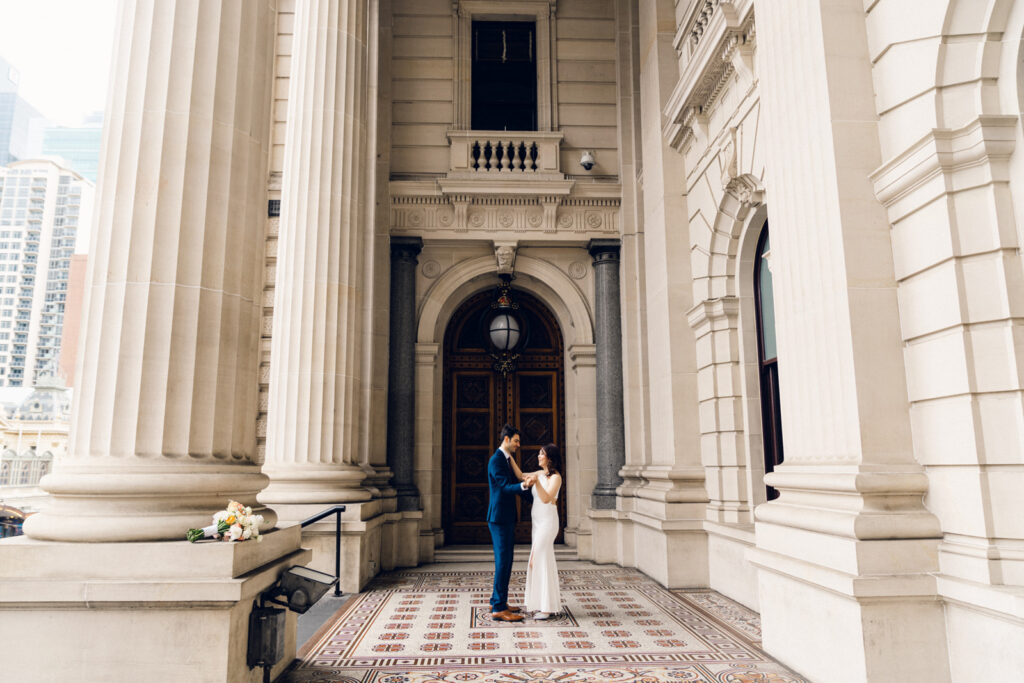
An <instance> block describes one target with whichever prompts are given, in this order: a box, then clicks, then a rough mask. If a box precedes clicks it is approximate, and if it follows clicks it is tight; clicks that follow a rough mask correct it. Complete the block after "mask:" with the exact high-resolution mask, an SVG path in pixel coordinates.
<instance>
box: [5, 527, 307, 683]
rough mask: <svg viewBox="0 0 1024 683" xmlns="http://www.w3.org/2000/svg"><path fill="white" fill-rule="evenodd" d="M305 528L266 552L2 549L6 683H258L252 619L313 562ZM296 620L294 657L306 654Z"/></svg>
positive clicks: (209, 546) (281, 535)
mask: <svg viewBox="0 0 1024 683" xmlns="http://www.w3.org/2000/svg"><path fill="white" fill-rule="evenodd" d="M300 540H301V538H300V530H299V527H297V526H291V527H288V528H284V529H276V530H274V531H271V532H268V533H267V534H266V535H265V536H264V537H263V541H262V542H252V541H246V542H244V543H225V542H219V541H203V542H200V543H195V544H192V543H188V542H186V541H180V542H141V543H52V542H47V541H37V540H34V539H31V538H28V537H25V536H20V537H17V538H12V539H6V540H4V541H0V554H2V555H3V558H4V561H3V563H0V640H2V642H3V643H4V655H3V663H2V667H0V668H2V671H3V678H4V680H9V681H22V682H25V683H32V682H35V681H38V682H40V683H42V682H44V681H57V680H74V681H83V682H85V681H97V682H100V681H103V682H108V681H135V680H140V679H142V678H145V679H147V680H154V681H166V682H173V681H181V682H182V683H185V682H187V683H195V682H206V681H209V682H210V683H221V682H223V681H230V682H232V683H234V682H238V683H243V682H244V683H257V682H258V681H260V680H262V670H261V669H258V668H257V669H249V667H248V666H247V664H246V651H247V642H248V623H249V613H250V612H251V610H252V607H253V604H254V601H255V600H256V599H257V598H258V596H259V594H260V593H261V592H262V591H264V590H266V589H267V588H269V587H270V586H272V585H273V584H274V583H275V582H276V581H277V578H278V577H279V576H280V574H281V573H282V572H283V571H285V570H286V569H288V568H289V567H291V566H294V565H301V564H305V563H306V562H308V560H309V556H310V552H309V551H308V550H304V549H302V548H301V547H300V545H299V544H300ZM295 647H296V643H295V615H294V613H291V612H289V613H288V618H287V631H286V636H285V654H284V656H283V658H282V659H281V661H280V662H279V663H278V664H277V665H276V666H275V667H274V669H273V672H272V675H274V676H277V675H279V674H280V672H281V671H283V670H284V668H285V667H287V666H288V665H289V664H290V663H291V660H292V658H293V657H294V654H295Z"/></svg>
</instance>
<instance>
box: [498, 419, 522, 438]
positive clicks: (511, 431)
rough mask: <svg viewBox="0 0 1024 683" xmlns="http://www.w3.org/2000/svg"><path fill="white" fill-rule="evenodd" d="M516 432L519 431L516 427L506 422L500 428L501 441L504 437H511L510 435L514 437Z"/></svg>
mask: <svg viewBox="0 0 1024 683" xmlns="http://www.w3.org/2000/svg"><path fill="white" fill-rule="evenodd" d="M518 433H519V430H518V429H516V428H515V427H513V426H512V425H510V424H509V423H508V422H506V423H505V426H504V427H502V428H501V441H502V442H503V443H504V441H505V439H506V438H509V439H511V438H512V437H514V436H515V435H516V434H518Z"/></svg>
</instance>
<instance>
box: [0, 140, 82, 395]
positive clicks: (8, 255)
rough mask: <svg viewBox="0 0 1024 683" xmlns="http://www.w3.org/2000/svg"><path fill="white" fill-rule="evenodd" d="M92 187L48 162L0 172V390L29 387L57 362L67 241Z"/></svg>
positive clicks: (70, 249)
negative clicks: (46, 368)
mask: <svg viewBox="0 0 1024 683" xmlns="http://www.w3.org/2000/svg"><path fill="white" fill-rule="evenodd" d="M92 196H93V184H92V183H91V182H89V181H88V180H86V179H84V178H83V177H82V176H80V175H79V174H77V173H75V172H74V171H71V170H68V169H66V168H61V167H60V166H58V165H57V164H56V163H54V162H53V161H47V160H30V161H18V162H14V163H12V164H9V165H8V166H6V167H4V168H0V386H15V387H17V386H31V385H32V383H33V381H34V380H35V378H36V377H37V376H38V375H39V373H40V371H41V370H42V369H43V368H44V367H45V366H47V365H48V364H51V363H52V364H54V365H56V362H57V360H58V357H59V355H60V347H61V337H62V333H63V322H64V309H65V301H66V298H67V289H68V279H69V275H70V270H71V258H72V256H73V255H74V251H75V238H76V235H77V233H78V230H79V228H80V221H82V220H83V217H85V219H86V220H87V218H88V216H89V215H90V212H91V205H92Z"/></svg>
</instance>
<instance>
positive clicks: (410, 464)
mask: <svg viewBox="0 0 1024 683" xmlns="http://www.w3.org/2000/svg"><path fill="white" fill-rule="evenodd" d="M422 249H423V240H422V239H420V238H419V237H392V238H391V336H390V341H389V344H388V346H389V349H390V355H389V360H388V466H389V467H390V468H391V471H392V472H394V473H395V489H396V491H397V492H398V509H399V510H400V511H404V510H419V509H420V493H419V491H418V490H417V489H416V483H415V482H414V481H413V476H414V457H413V456H414V455H415V450H414V448H413V446H414V444H415V443H416V434H415V418H416V263H417V261H416V256H417V254H419V253H420V250H422Z"/></svg>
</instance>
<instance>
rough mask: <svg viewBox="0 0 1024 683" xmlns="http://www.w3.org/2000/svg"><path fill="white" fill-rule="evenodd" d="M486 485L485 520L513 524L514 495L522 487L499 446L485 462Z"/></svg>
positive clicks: (519, 491)
mask: <svg viewBox="0 0 1024 683" xmlns="http://www.w3.org/2000/svg"><path fill="white" fill-rule="evenodd" d="M487 485H488V487H489V488H490V504H489V505H488V506H487V521H488V522H489V523H491V524H514V523H515V521H516V495H517V494H521V493H523V487H522V482H520V481H519V480H518V479H516V475H515V473H513V472H512V466H511V465H509V464H508V463H506V462H505V453H504V451H502V450H501V449H500V448H499V449H498V450H496V451H495V452H494V455H492V456H491V459H490V462H488V463H487Z"/></svg>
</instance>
